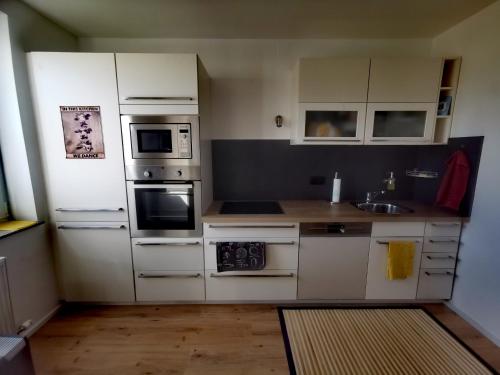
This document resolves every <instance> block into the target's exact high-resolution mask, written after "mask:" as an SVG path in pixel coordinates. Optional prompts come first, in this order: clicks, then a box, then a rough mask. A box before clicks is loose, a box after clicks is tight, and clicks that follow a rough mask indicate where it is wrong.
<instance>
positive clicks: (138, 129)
mask: <svg viewBox="0 0 500 375" xmlns="http://www.w3.org/2000/svg"><path fill="white" fill-rule="evenodd" d="M177 133H178V126H177V125H174V124H130V139H131V142H132V158H133V159H170V158H177V157H178V148H177V141H178V134H177Z"/></svg>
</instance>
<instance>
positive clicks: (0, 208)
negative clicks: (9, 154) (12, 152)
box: [0, 158, 10, 221]
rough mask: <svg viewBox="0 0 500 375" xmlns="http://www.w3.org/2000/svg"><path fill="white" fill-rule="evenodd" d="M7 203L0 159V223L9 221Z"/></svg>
mask: <svg viewBox="0 0 500 375" xmlns="http://www.w3.org/2000/svg"><path fill="white" fill-rule="evenodd" d="M9 216H10V214H9V202H8V200H7V187H6V185H5V177H4V175H3V165H2V160H1V158H0V221H2V220H7V219H9Z"/></svg>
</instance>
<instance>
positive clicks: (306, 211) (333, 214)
mask: <svg viewBox="0 0 500 375" xmlns="http://www.w3.org/2000/svg"><path fill="white" fill-rule="evenodd" d="M279 203H280V205H281V208H282V209H283V211H284V213H283V214H278V215H221V214H219V209H220V207H221V205H222V201H214V202H213V203H212V204H211V205H210V207H209V208H208V209H207V211H206V212H205V213H204V214H203V216H202V221H203V222H205V223H229V222H233V223H234V222H247V223H250V222H253V223H254V222H259V223H260V222H330V221H333V222H334V221H338V222H342V221H343V222H355V221H358V222H373V221H426V220H435V221H446V220H450V219H454V220H456V219H462V218H461V217H459V216H458V215H457V214H454V213H451V212H449V211H446V210H443V209H440V208H437V207H433V206H430V205H425V204H421V203H416V202H411V201H397V203H399V204H400V205H402V206H405V207H408V208H411V209H413V210H414V212H412V213H404V214H397V215H389V214H374V213H370V212H365V211H361V210H359V209H357V208H356V207H354V206H353V205H352V204H351V203H350V202H341V203H336V204H333V205H330V203H329V202H327V201H320V200H305V201H279Z"/></svg>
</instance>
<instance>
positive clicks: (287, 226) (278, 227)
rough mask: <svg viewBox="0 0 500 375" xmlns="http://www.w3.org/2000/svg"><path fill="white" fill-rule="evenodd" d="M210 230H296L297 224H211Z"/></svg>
mask: <svg viewBox="0 0 500 375" xmlns="http://www.w3.org/2000/svg"><path fill="white" fill-rule="evenodd" d="M208 227H209V228H214V229H223V228H230V229H285V228H295V224H290V225H214V224H209V225H208Z"/></svg>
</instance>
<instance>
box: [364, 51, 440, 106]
mask: <svg viewBox="0 0 500 375" xmlns="http://www.w3.org/2000/svg"><path fill="white" fill-rule="evenodd" d="M441 70H442V59H441V58H419V57H408V58H395V57H389V58H378V57H376V58H372V59H371V65H370V83H369V90H368V102H369V103H436V102H437V100H438V90H439V84H440V78H441Z"/></svg>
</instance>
